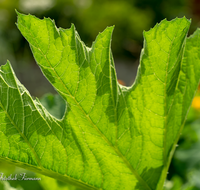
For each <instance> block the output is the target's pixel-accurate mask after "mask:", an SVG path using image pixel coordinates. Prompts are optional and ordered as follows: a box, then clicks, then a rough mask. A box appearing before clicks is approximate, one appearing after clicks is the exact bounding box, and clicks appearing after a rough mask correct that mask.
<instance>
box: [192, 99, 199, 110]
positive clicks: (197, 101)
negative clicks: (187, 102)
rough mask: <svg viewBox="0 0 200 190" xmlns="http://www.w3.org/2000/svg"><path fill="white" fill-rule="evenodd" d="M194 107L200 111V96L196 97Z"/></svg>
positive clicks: (193, 102)
mask: <svg viewBox="0 0 200 190" xmlns="http://www.w3.org/2000/svg"><path fill="white" fill-rule="evenodd" d="M192 107H193V108H195V109H200V96H196V97H194V99H193V101H192Z"/></svg>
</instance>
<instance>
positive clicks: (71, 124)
mask: <svg viewBox="0 0 200 190" xmlns="http://www.w3.org/2000/svg"><path fill="white" fill-rule="evenodd" d="M17 14H18V22H17V26H18V28H19V30H20V31H21V33H22V35H23V36H24V37H25V38H26V40H27V41H28V42H29V44H30V47H31V50H32V52H33V55H34V57H35V60H36V62H37V64H38V65H39V67H40V68H41V70H42V72H43V74H44V75H45V77H46V78H47V79H48V80H49V82H50V83H51V84H52V85H53V87H54V88H55V89H56V90H57V92H58V93H59V94H60V95H61V97H62V98H63V99H64V100H65V101H66V102H67V104H66V105H67V109H66V110H65V113H64V116H63V117H62V118H61V119H58V118H56V117H54V116H52V115H51V114H50V113H49V112H48V111H47V110H46V109H45V108H44V106H43V105H42V104H41V103H40V101H39V100H38V99H35V100H33V99H32V97H31V95H30V94H29V92H28V91H27V90H26V89H25V87H24V86H23V85H22V84H21V83H20V82H19V81H18V79H17V78H16V76H15V74H14V71H13V70H12V67H11V64H10V63H9V62H7V64H5V65H3V66H1V70H0V159H1V160H4V161H7V162H10V163H13V164H15V165H17V166H21V167H24V168H26V169H30V170H33V171H36V172H39V173H41V174H45V175H48V176H50V177H53V178H55V179H59V180H63V181H65V182H68V183H71V184H74V185H76V186H79V187H84V188H85V189H99V190H100V189H103V190H110V189H112V190H122V189H126V190H132V189H135V190H161V189H162V187H163V184H164V181H165V178H166V175H167V171H168V167H169V164H170V161H171V158H172V155H173V152H174V150H175V147H176V143H177V142H178V139H179V136H180V133H181V130H182V128H183V126H184V122H185V119H186V116H187V112H188V110H189V107H190V105H191V102H192V99H193V97H194V94H195V91H196V89H197V85H198V83H199V78H200V77H199V76H200V45H199V44H200V39H199V34H200V30H197V31H196V32H195V33H194V34H193V35H192V36H191V37H189V38H187V32H188V29H189V26H190V21H189V20H187V19H186V18H176V19H174V20H172V21H167V20H163V21H162V22H161V23H160V24H157V25H156V26H155V27H154V28H152V29H151V30H150V31H148V32H144V48H143V50H142V53H141V58H140V66H139V68H138V73H137V78H136V81H135V83H134V84H133V85H132V86H131V87H125V86H121V85H119V84H118V82H117V78H116V73H115V68H114V61H113V57H112V52H111V36H112V32H113V27H108V28H106V29H105V30H104V31H103V32H102V33H99V35H98V36H97V38H96V40H95V42H94V43H93V45H92V47H91V48H88V47H86V45H85V44H84V43H83V42H82V41H81V39H80V37H79V35H78V33H77V32H76V30H75V27H74V25H72V26H71V28H70V29H62V28H57V27H56V26H55V23H54V21H52V20H51V19H49V18H45V19H43V20H40V19H38V18H36V17H34V16H31V15H23V14H20V13H17Z"/></svg>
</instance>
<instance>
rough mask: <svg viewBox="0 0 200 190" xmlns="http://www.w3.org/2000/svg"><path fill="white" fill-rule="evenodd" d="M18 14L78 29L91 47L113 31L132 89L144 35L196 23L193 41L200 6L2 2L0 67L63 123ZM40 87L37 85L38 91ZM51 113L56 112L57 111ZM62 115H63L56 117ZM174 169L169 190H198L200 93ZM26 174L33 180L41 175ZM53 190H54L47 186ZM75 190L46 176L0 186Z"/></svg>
mask: <svg viewBox="0 0 200 190" xmlns="http://www.w3.org/2000/svg"><path fill="white" fill-rule="evenodd" d="M15 9H17V10H18V11H19V12H21V13H24V14H28V13H30V14H34V15H35V16H37V17H39V18H43V17H50V18H51V19H54V20H55V23H56V25H57V27H62V28H69V27H70V26H71V23H74V24H75V26H76V29H77V31H78V33H79V34H80V36H81V39H82V40H83V41H84V42H85V44H86V45H87V46H91V44H92V42H93V41H94V40H95V38H96V36H97V35H98V33H99V32H102V31H103V30H104V29H105V28H106V27H107V26H112V25H115V30H114V33H113V39H112V51H113V55H114V60H115V65H116V70H117V76H118V79H119V80H122V82H123V83H124V84H125V85H127V86H130V85H131V84H132V83H133V81H134V79H135V76H136V72H137V66H138V64H139V56H140V51H141V48H142V43H143V35H142V34H143V31H144V30H149V29H150V28H152V27H153V26H154V25H155V24H156V23H158V22H160V21H161V20H162V19H164V18H167V20H171V19H173V18H175V17H183V16H186V17H187V18H192V25H191V28H190V31H189V35H190V34H192V33H193V32H194V30H196V28H197V27H200V0H57V1H56V0H0V65H2V64H5V63H6V60H7V59H8V60H10V61H11V64H12V66H13V68H14V70H15V72H16V75H17V77H18V78H19V80H20V81H21V82H22V84H24V85H25V87H26V88H27V89H28V90H29V91H30V93H31V95H32V96H37V97H41V101H42V102H43V104H44V105H45V106H46V107H47V109H48V110H50V113H52V114H57V115H56V116H57V117H62V114H63V111H64V107H65V105H64V103H63V101H62V99H60V97H59V96H58V95H55V96H53V95H51V94H48V95H45V96H44V94H46V93H49V92H51V93H53V94H56V92H55V90H54V89H53V88H52V86H51V85H50V84H49V83H48V81H47V80H46V79H45V78H44V77H43V75H42V73H41V71H40V69H39V68H38V66H37V65H36V63H35V61H34V59H33V56H32V54H31V51H30V48H29V46H28V43H27V42H26V40H25V39H24V38H23V37H22V35H21V34H20V32H19V30H18V29H17V27H16V25H15V23H16V21H17V17H16V13H15ZM38 84H39V85H38ZM53 110H57V111H55V113H54V111H53ZM58 110H59V111H58ZM178 145H179V146H178V147H177V150H176V153H175V156H174V158H173V160H172V164H171V166H170V170H169V174H168V179H167V181H166V184H165V189H166V190H196V189H200V92H199V91H198V92H197V95H196V97H195V99H194V101H193V104H192V108H191V110H190V112H189V115H188V119H187V121H186V125H185V128H184V131H183V134H182V136H181V138H180V141H179V143H178ZM23 171H24V170H22V169H20V168H17V167H13V166H10V165H7V164H5V163H2V162H0V172H4V173H5V174H11V173H21V172H23ZM26 172H27V175H29V176H35V175H38V174H35V173H32V172H28V171H26ZM49 185H50V186H49ZM10 186H12V187H13V188H14V189H18V190H19V189H21V190H22V189H24V190H26V189H29V190H31V189H38V190H42V189H52V190H53V189H71V190H73V189H75V188H74V187H72V186H65V185H64V184H63V183H57V181H55V180H53V179H50V178H47V177H44V176H42V180H41V181H33V182H30V181H29V182H21V183H16V182H15V181H12V182H10V184H9V183H7V182H0V190H1V189H2V190H3V189H6V188H7V189H11V187H10Z"/></svg>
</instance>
